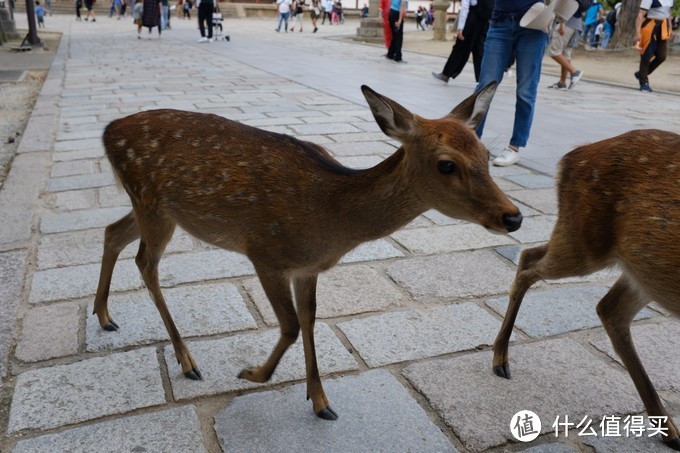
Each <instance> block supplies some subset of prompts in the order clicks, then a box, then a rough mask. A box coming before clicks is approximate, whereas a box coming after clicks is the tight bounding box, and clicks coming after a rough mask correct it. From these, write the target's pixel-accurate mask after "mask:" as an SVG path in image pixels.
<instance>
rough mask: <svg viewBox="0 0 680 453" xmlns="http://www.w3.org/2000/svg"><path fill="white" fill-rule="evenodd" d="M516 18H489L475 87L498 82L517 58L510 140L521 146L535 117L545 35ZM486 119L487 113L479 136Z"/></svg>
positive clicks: (514, 144)
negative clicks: (496, 20) (512, 123)
mask: <svg viewBox="0 0 680 453" xmlns="http://www.w3.org/2000/svg"><path fill="white" fill-rule="evenodd" d="M519 20H520V17H508V18H505V19H503V20H502V21H498V22H494V21H492V22H491V24H490V26H489V32H488V33H487V35H486V41H485V42H484V57H483V58H482V68H481V74H480V77H479V83H478V84H477V88H476V91H479V90H481V89H482V88H484V87H485V86H486V85H488V84H489V83H491V82H493V81H495V82H498V83H500V82H501V80H503V73H504V72H505V70H506V69H507V68H508V67H509V66H511V65H512V63H513V61H515V62H516V63H515V64H516V71H517V89H516V91H515V94H516V102H515V122H514V126H513V129H512V138H511V139H510V144H511V145H513V146H518V147H524V146H526V144H527V141H528V140H529V132H530V131H531V123H532V121H533V119H534V106H535V104H536V91H537V90H538V81H539V79H540V77H541V63H542V62H543V54H544V53H545V47H546V45H547V43H548V35H547V34H546V33H543V32H542V31H540V30H532V29H528V28H522V27H520V26H519ZM485 121H486V116H485V117H484V120H482V122H481V123H480V125H479V126H478V127H477V135H478V136H479V137H481V136H482V132H483V131H484V123H485Z"/></svg>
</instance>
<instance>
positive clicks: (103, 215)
mask: <svg viewBox="0 0 680 453" xmlns="http://www.w3.org/2000/svg"><path fill="white" fill-rule="evenodd" d="M129 212H130V208H128V207H115V208H96V209H83V210H80V211H73V212H62V213H58V214H44V215H43V216H42V218H41V219H40V231H41V232H42V233H63V232H66V231H77V230H87V229H89V228H103V227H106V226H108V225H109V224H111V223H113V222H116V221H117V220H119V219H120V218H121V217H123V216H124V215H127V213H129Z"/></svg>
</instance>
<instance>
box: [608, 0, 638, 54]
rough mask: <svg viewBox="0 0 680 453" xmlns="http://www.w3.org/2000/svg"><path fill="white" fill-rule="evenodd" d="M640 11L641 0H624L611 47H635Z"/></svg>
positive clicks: (610, 43)
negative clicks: (636, 26) (637, 19)
mask: <svg viewBox="0 0 680 453" xmlns="http://www.w3.org/2000/svg"><path fill="white" fill-rule="evenodd" d="M639 11H640V1H639V0H623V1H622V2H621V9H619V13H618V15H617V18H616V30H615V31H614V36H612V40H611V41H610V42H609V48H611V49H622V48H626V47H629V48H630V47H633V41H634V40H635V19H636V18H637V16H638V13H639Z"/></svg>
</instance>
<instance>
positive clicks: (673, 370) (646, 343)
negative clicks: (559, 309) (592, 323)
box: [591, 319, 680, 392]
mask: <svg viewBox="0 0 680 453" xmlns="http://www.w3.org/2000/svg"><path fill="white" fill-rule="evenodd" d="M631 336H632V337H633V343H634V344H635V349H636V350H637V353H638V355H639V356H640V360H641V361H642V364H643V366H644V367H645V370H646V371H647V374H648V375H649V378H650V379H651V380H652V383H653V384H654V387H655V388H656V389H657V391H661V390H671V391H674V392H678V391H680V365H679V364H678V361H677V360H675V359H672V358H671V359H670V360H669V352H670V351H677V350H678V349H676V348H679V349H680V322H678V320H677V319H669V320H664V322H660V323H658V324H643V325H637V326H633V327H632V328H631ZM591 343H592V344H593V345H594V346H595V347H596V348H597V349H599V350H600V351H603V352H605V353H606V354H607V355H609V356H610V357H612V358H613V359H615V360H616V361H618V362H619V363H622V362H621V359H620V358H619V356H618V354H616V353H615V352H614V348H613V347H612V344H611V341H610V340H609V337H608V336H607V334H606V333H605V332H601V333H599V334H598V336H597V337H596V338H595V339H594V340H592V341H591Z"/></svg>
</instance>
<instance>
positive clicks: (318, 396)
mask: <svg viewBox="0 0 680 453" xmlns="http://www.w3.org/2000/svg"><path fill="white" fill-rule="evenodd" d="M316 280H317V276H316V275H315V276H313V277H304V278H296V279H295V280H294V281H293V284H294V287H295V300H296V302H297V310H298V319H299V320H300V327H301V330H302V342H303V346H304V349H305V365H306V371H307V399H310V398H311V399H312V406H313V408H314V412H315V413H316V415H317V416H318V417H320V418H323V419H326V420H337V419H338V414H337V413H336V412H335V411H334V410H333V409H331V407H330V405H329V404H328V398H327V397H326V393H325V392H324V391H323V386H322V385H321V378H320V377H319V367H318V366H317V363H316V349H315V347H314V321H315V317H316Z"/></svg>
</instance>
